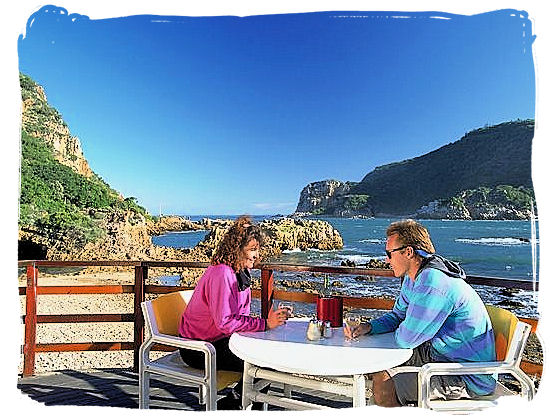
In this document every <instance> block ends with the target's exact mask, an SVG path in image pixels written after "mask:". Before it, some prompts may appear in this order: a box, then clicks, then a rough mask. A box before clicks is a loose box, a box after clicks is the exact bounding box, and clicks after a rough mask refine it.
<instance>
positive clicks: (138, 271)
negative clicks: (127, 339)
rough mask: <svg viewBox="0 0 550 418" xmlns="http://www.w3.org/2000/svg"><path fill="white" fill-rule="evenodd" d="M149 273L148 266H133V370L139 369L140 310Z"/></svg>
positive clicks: (141, 331) (141, 315)
mask: <svg viewBox="0 0 550 418" xmlns="http://www.w3.org/2000/svg"><path fill="white" fill-rule="evenodd" d="M148 274H149V267H148V266H144V265H139V266H136V267H135V283H134V371H135V372H137V371H138V370H139V347H140V346H141V344H143V340H144V319H143V313H142V312H141V302H143V301H144V300H145V281H146V280H147V276H148Z"/></svg>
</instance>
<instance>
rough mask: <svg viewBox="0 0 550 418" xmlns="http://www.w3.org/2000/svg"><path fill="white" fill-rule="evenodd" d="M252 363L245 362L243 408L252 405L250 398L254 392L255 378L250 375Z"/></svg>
mask: <svg viewBox="0 0 550 418" xmlns="http://www.w3.org/2000/svg"><path fill="white" fill-rule="evenodd" d="M250 366H251V364H250V363H248V362H246V361H245V362H244V369H243V393H242V407H243V409H247V408H248V407H249V406H250V405H252V401H251V400H250V396H251V395H252V392H253V391H254V378H253V377H252V376H250V374H249V370H250Z"/></svg>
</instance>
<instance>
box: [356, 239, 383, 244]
mask: <svg viewBox="0 0 550 418" xmlns="http://www.w3.org/2000/svg"><path fill="white" fill-rule="evenodd" d="M359 242H364V243H368V244H384V243H385V241H384V240H381V239H378V238H366V239H362V240H360V241H359Z"/></svg>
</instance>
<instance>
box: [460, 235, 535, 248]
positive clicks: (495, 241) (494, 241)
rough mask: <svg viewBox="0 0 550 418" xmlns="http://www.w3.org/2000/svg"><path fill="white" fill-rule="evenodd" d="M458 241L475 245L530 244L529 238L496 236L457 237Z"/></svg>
mask: <svg viewBox="0 0 550 418" xmlns="http://www.w3.org/2000/svg"><path fill="white" fill-rule="evenodd" d="M455 241H456V242H463V243H465V244H474V245H506V246H508V245H529V239H528V238H514V237H500V238H499V237H495V238H457V239H455Z"/></svg>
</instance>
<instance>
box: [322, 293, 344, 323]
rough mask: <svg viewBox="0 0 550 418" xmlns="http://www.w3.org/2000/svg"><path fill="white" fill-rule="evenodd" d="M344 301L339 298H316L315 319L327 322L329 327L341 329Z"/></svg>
mask: <svg viewBox="0 0 550 418" xmlns="http://www.w3.org/2000/svg"><path fill="white" fill-rule="evenodd" d="M343 311H344V300H343V299H342V297H341V296H317V319H319V320H321V321H329V322H330V326H331V327H333V328H334V327H341V326H342V317H343Z"/></svg>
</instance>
